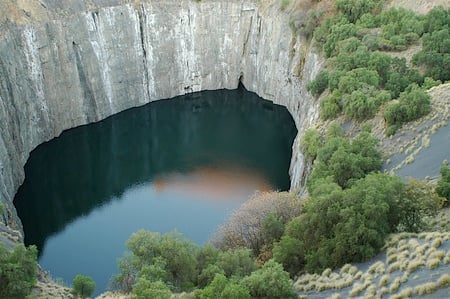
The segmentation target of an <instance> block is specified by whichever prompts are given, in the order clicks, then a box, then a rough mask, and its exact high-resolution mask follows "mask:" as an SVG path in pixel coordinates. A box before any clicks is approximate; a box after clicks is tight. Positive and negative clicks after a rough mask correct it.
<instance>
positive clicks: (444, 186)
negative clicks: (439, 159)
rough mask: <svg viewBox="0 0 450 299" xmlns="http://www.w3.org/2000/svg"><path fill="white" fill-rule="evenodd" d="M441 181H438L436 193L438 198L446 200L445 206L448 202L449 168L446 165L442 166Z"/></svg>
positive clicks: (449, 191)
mask: <svg viewBox="0 0 450 299" xmlns="http://www.w3.org/2000/svg"><path fill="white" fill-rule="evenodd" d="M440 173H441V179H440V180H439V182H438V184H437V187H436V193H437V194H438V195H439V196H442V197H444V198H446V199H447V204H448V202H449V201H450V167H449V166H448V165H446V164H443V165H442V167H441V169H440Z"/></svg>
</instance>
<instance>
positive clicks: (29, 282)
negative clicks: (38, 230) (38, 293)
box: [0, 244, 37, 299]
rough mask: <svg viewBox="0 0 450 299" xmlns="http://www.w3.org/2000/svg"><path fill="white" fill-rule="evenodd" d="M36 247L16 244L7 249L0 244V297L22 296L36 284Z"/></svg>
mask: <svg viewBox="0 0 450 299" xmlns="http://www.w3.org/2000/svg"><path fill="white" fill-rule="evenodd" d="M36 258H37V249H36V247H35V246H30V247H28V248H26V247H25V246H24V245H23V244H17V245H16V246H15V247H14V249H13V250H11V251H10V250H8V249H7V248H5V247H4V246H3V245H2V244H0V298H11V299H14V298H24V297H25V296H27V295H29V294H30V292H31V289H32V288H33V286H34V285H35V284H36V270H37V262H36Z"/></svg>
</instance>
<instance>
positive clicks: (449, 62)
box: [412, 27, 450, 82]
mask: <svg viewBox="0 0 450 299" xmlns="http://www.w3.org/2000/svg"><path fill="white" fill-rule="evenodd" d="M412 62H413V63H414V64H415V65H419V66H424V67H425V69H426V70H425V75H426V76H428V77H432V78H433V79H435V80H440V81H443V82H444V81H447V80H450V29H449V28H448V27H447V28H445V29H442V30H439V31H434V32H431V33H427V34H425V35H424V36H423V47H422V50H421V51H420V52H418V53H417V54H415V55H414V56H413V59H412Z"/></svg>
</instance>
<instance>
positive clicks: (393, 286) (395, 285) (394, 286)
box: [389, 277, 401, 294]
mask: <svg viewBox="0 0 450 299" xmlns="http://www.w3.org/2000/svg"><path fill="white" fill-rule="evenodd" d="M400 284H401V281H400V278H398V277H397V278H395V279H394V281H393V282H392V283H391V285H390V286H389V292H390V293H391V294H392V293H396V292H397V290H398V289H399V288H400Z"/></svg>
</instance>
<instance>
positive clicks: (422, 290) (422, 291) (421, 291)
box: [414, 282, 436, 296]
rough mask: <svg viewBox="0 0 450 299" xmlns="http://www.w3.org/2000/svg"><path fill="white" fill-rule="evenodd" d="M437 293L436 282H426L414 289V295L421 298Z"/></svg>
mask: <svg viewBox="0 0 450 299" xmlns="http://www.w3.org/2000/svg"><path fill="white" fill-rule="evenodd" d="M435 291H436V284H435V283H434V282H426V283H423V284H421V285H418V286H416V287H415V288H414V294H416V295H420V296H421V295H426V294H433V293H434V292H435Z"/></svg>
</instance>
